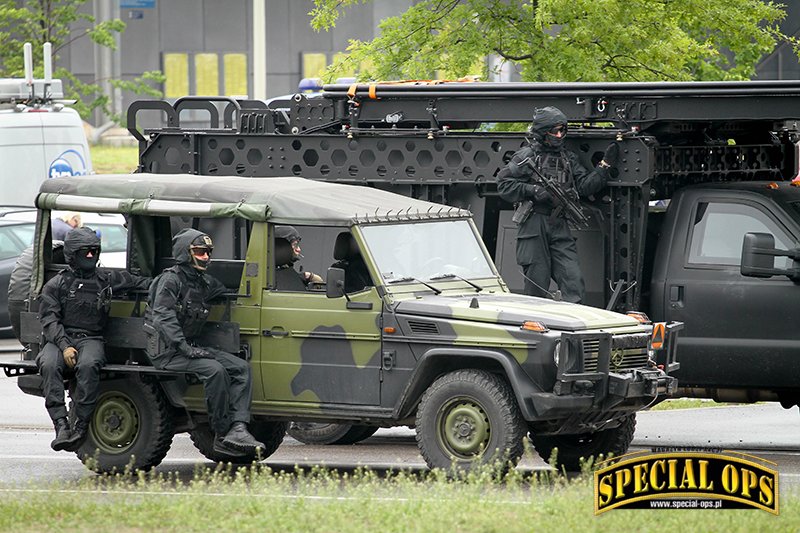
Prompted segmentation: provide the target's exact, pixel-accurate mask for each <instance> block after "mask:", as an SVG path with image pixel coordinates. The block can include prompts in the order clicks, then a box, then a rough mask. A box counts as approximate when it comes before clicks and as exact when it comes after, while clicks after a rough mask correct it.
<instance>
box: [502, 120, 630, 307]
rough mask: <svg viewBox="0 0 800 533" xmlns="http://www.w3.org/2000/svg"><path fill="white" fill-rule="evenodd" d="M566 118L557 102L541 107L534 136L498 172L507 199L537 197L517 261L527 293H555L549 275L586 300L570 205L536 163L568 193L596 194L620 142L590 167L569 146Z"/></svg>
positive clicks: (568, 295) (570, 297)
mask: <svg viewBox="0 0 800 533" xmlns="http://www.w3.org/2000/svg"><path fill="white" fill-rule="evenodd" d="M566 135H567V117H566V116H565V115H564V113H562V112H561V111H560V110H559V109H557V108H555V107H544V108H541V109H536V111H535V113H534V116H533V124H532V125H531V136H532V137H533V140H532V141H531V143H530V144H529V145H528V146H525V147H523V148H521V149H520V150H518V151H517V152H516V153H515V154H514V155H513V157H512V158H511V160H510V161H509V162H508V164H507V165H506V166H505V167H503V168H502V169H501V170H500V172H499V173H498V174H497V190H498V192H499V194H500V197H501V198H502V199H504V200H506V201H508V202H512V203H515V204H520V203H522V202H525V201H526V200H531V201H532V202H533V209H532V211H531V212H530V214H529V215H527V217H526V218H525V219H524V220H522V221H520V222H518V224H519V229H518V231H517V264H519V265H520V266H521V267H522V269H523V274H524V277H525V289H524V291H525V294H528V295H531V296H542V297H547V296H550V292H549V291H548V288H549V287H550V279H551V278H552V279H553V280H555V282H556V284H557V285H558V288H559V290H560V291H561V293H562V297H563V299H564V300H566V301H568V302H581V301H582V300H583V297H584V293H585V287H584V283H583V276H582V275H581V270H580V265H579V264H578V251H577V248H576V246H575V237H573V235H572V233H571V232H570V229H569V226H568V224H567V219H566V214H567V212H566V210H565V209H563V206H558V205H556V202H555V201H554V199H553V197H552V196H551V195H550V193H549V192H547V190H546V189H545V188H544V187H542V186H541V185H537V183H536V182H537V179H538V176H537V175H536V173H535V172H534V170H533V169H532V168H531V166H534V167H535V168H536V169H537V170H538V171H539V173H541V174H542V175H544V176H547V177H548V178H551V179H553V180H554V181H556V182H557V183H558V185H559V186H560V187H562V190H563V191H564V193H565V195H566V196H567V197H570V198H571V199H573V200H574V201H577V200H578V198H579V196H582V197H586V196H591V195H592V194H595V193H597V192H599V191H600V190H601V189H602V188H603V187H605V186H606V182H607V181H608V178H609V173H610V168H611V167H612V166H614V164H615V163H616V161H617V157H618V154H619V147H618V145H617V144H616V143H611V145H609V147H608V149H607V150H606V152H605V154H604V156H603V159H602V160H601V161H600V163H599V164H598V165H597V167H596V168H594V169H593V170H591V171H589V170H587V169H586V167H584V166H583V165H582V164H581V162H580V160H579V159H578V155H577V154H575V153H574V152H571V151H569V150H566V149H564V147H563V145H564V139H565V137H566Z"/></svg>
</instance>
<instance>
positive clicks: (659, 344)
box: [650, 322, 666, 350]
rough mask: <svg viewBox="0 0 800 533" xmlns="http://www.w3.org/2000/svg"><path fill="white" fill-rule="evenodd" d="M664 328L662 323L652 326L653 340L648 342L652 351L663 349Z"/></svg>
mask: <svg viewBox="0 0 800 533" xmlns="http://www.w3.org/2000/svg"><path fill="white" fill-rule="evenodd" d="M665 334H666V328H665V326H664V323H663V322H656V323H655V324H653V338H652V341H651V342H650V347H651V348H652V349H654V350H660V349H661V348H663V347H664V335H665Z"/></svg>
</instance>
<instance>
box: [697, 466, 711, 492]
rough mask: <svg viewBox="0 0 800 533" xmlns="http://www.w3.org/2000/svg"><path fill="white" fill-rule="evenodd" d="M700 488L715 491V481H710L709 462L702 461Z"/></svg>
mask: <svg viewBox="0 0 800 533" xmlns="http://www.w3.org/2000/svg"><path fill="white" fill-rule="evenodd" d="M700 488H701V489H702V490H714V481H711V482H710V483H709V481H708V461H705V460H701V461H700Z"/></svg>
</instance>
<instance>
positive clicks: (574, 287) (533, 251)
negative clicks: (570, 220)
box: [517, 213, 586, 303]
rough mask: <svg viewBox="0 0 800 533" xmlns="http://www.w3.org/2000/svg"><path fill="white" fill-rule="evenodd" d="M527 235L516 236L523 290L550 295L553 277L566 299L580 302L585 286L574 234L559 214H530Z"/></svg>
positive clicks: (536, 294)
mask: <svg viewBox="0 0 800 533" xmlns="http://www.w3.org/2000/svg"><path fill="white" fill-rule="evenodd" d="M526 228H531V229H532V230H533V231H531V232H529V233H528V235H530V236H525V237H522V236H518V237H517V264H519V265H520V266H521V267H522V270H523V273H524V274H525V287H524V289H523V290H524V292H525V294H527V295H529V296H539V297H542V298H548V297H550V293H549V292H548V289H549V287H550V278H552V279H553V280H555V282H556V284H557V285H558V288H559V290H560V291H561V297H562V299H563V300H564V301H566V302H575V303H579V302H581V301H583V297H584V294H585V292H586V288H585V285H584V282H583V276H582V275H581V267H580V263H579V262H578V247H577V246H576V244H575V237H573V236H572V232H571V231H570V229H569V225H568V224H567V221H566V220H565V219H564V218H563V217H552V216H550V215H546V214H543V213H531V215H530V219H529V220H527V221H526Z"/></svg>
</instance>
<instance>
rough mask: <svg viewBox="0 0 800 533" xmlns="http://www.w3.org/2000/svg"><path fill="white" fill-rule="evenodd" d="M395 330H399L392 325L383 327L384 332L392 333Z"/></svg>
mask: <svg viewBox="0 0 800 533" xmlns="http://www.w3.org/2000/svg"><path fill="white" fill-rule="evenodd" d="M395 331H397V330H396V329H395V328H393V327H392V326H386V327H385V328H383V332H384V333H388V334H389V335H391V334H392V333H394V332H395Z"/></svg>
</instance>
